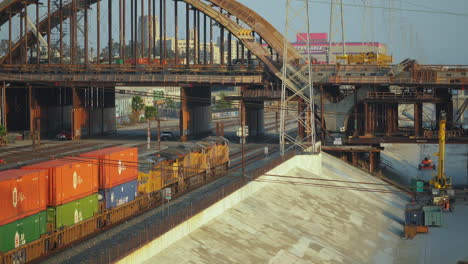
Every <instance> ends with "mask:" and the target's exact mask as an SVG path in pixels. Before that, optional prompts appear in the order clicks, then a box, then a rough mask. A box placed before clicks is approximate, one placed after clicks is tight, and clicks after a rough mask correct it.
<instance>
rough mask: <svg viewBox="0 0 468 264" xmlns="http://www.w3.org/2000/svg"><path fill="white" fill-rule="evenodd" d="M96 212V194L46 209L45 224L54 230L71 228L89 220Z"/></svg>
mask: <svg viewBox="0 0 468 264" xmlns="http://www.w3.org/2000/svg"><path fill="white" fill-rule="evenodd" d="M97 211H98V195H97V193H95V194H92V195H90V196H86V197H84V198H81V199H78V200H75V201H73V202H69V203H66V204H62V205H59V206H56V207H49V208H48V209H47V223H49V224H53V225H54V226H55V228H56V229H59V228H61V227H64V226H71V225H74V224H76V223H78V222H81V221H83V220H85V219H88V218H91V217H92V216H94V215H95V214H96V213H97Z"/></svg>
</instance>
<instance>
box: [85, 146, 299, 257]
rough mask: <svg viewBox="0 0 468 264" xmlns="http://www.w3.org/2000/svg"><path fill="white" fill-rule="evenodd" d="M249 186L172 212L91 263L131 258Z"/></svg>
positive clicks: (277, 162) (274, 163)
mask: <svg viewBox="0 0 468 264" xmlns="http://www.w3.org/2000/svg"><path fill="white" fill-rule="evenodd" d="M295 154H296V153H295V152H294V151H290V152H287V153H286V154H285V156H283V157H279V158H276V159H273V160H272V161H271V162H270V163H268V164H267V165H266V166H264V167H262V168H259V169H256V170H254V171H253V172H252V173H250V176H251V177H250V179H251V180H254V179H257V178H258V177H260V176H262V175H263V174H265V173H266V172H268V171H270V170H272V169H273V168H275V167H277V166H278V165H280V164H282V163H284V162H285V161H287V160H289V159H291V158H292V157H294V156H295ZM247 183H248V181H244V180H243V179H242V178H239V180H237V181H234V182H232V183H230V184H228V185H225V186H223V187H222V188H220V189H218V190H217V191H215V192H213V193H210V194H208V195H207V196H206V197H204V198H203V199H202V200H199V201H197V202H195V203H193V204H191V205H190V206H188V207H186V208H183V209H180V210H178V211H177V212H171V213H170V214H169V215H168V216H166V217H164V218H163V219H161V220H160V221H156V222H154V223H152V224H150V225H148V226H146V227H145V228H144V229H141V230H139V231H137V232H135V233H134V234H133V235H132V236H130V237H127V238H126V239H125V241H116V242H115V244H114V246H112V247H107V248H105V249H103V250H102V251H100V254H99V255H97V256H92V257H91V258H90V261H89V263H112V262H116V261H118V260H120V259H122V258H124V257H126V256H128V255H129V254H131V253H132V252H135V251H137V250H138V249H140V248H141V247H143V246H144V245H146V244H148V243H149V242H151V241H153V240H155V239H156V238H158V237H160V236H162V235H164V234H165V233H167V232H168V231H170V230H171V229H173V228H174V227H176V226H178V225H179V224H182V223H183V222H185V221H187V220H188V219H190V218H191V217H193V216H195V215H196V214H198V213H200V212H202V211H203V210H205V209H207V208H208V207H210V206H212V205H213V204H215V203H216V202H218V201H220V200H222V199H224V198H225V197H227V196H228V195H230V194H232V193H233V192H235V191H237V190H239V189H240V188H242V187H243V186H245V185H246V184H247Z"/></svg>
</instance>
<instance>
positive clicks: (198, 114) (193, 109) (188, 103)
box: [180, 86, 211, 142]
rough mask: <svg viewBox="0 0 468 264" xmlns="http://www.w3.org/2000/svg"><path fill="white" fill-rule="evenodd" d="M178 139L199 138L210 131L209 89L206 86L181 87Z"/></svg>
mask: <svg viewBox="0 0 468 264" xmlns="http://www.w3.org/2000/svg"><path fill="white" fill-rule="evenodd" d="M180 96H181V108H180V111H181V114H180V139H181V141H183V142H184V141H187V140H188V138H189V137H200V136H203V135H207V134H209V133H210V131H211V127H210V126H211V88H210V87H207V86H194V87H182V88H181V92H180Z"/></svg>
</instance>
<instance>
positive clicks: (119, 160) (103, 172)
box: [80, 147, 138, 189]
mask: <svg viewBox="0 0 468 264" xmlns="http://www.w3.org/2000/svg"><path fill="white" fill-rule="evenodd" d="M80 156H81V157H86V158H95V159H97V160H98V161H99V188H100V189H108V188H112V187H114V186H117V185H120V184H123V183H126V182H129V181H132V180H136V179H137V178H138V149H137V148H124V147H113V148H105V149H100V150H96V151H91V152H88V153H83V154H81V155H80Z"/></svg>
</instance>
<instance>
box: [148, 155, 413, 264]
mask: <svg viewBox="0 0 468 264" xmlns="http://www.w3.org/2000/svg"><path fill="white" fill-rule="evenodd" d="M322 167H323V169H322V173H321V175H315V174H313V173H311V172H310V171H307V170H304V169H302V168H301V164H298V165H297V167H296V168H293V169H292V170H290V171H289V172H286V173H285V175H288V176H295V177H302V178H301V179H298V178H296V179H294V181H296V182H302V183H304V182H305V183H311V182H315V183H317V182H316V181H311V180H310V178H322V179H331V180H342V181H356V182H373V183H382V182H381V181H380V180H378V179H375V178H374V177H372V176H370V175H368V174H366V173H364V172H363V171H361V170H358V169H356V168H353V167H351V166H349V165H347V164H344V163H342V162H341V161H339V160H338V159H335V158H333V157H331V156H329V155H326V154H323V163H322ZM307 178H309V179H307ZM319 184H324V182H319ZM325 184H327V185H345V186H347V187H365V188H373V189H385V190H392V191H394V190H395V189H393V188H392V187H388V186H385V185H377V186H375V185H374V186H372V185H371V186H369V185H364V184H356V183H353V184H350V183H336V182H327V183H325ZM329 187H333V188H329ZM329 187H327V188H325V187H323V186H322V187H318V186H312V185H307V184H295V185H292V184H284V183H281V184H278V183H269V184H267V185H266V186H265V187H263V188H262V189H261V190H259V191H257V192H255V193H254V194H252V195H251V196H250V197H248V198H247V199H245V200H244V201H242V202H240V203H239V204H237V205H236V206H234V207H233V208H231V209H228V210H227V211H225V212H224V213H223V214H221V215H219V216H217V217H216V218H214V219H213V220H212V221H210V222H208V223H207V224H206V225H203V226H202V227H200V228H199V229H197V230H195V231H194V232H192V233H191V234H190V235H188V236H185V237H184V238H182V239H180V240H179V241H177V242H176V243H174V244H172V245H171V246H169V247H168V248H166V249H165V250H163V251H161V252H160V253H159V254H157V255H155V256H153V257H152V258H150V259H149V260H147V261H146V262H145V263H394V262H395V261H396V258H395V256H397V252H398V245H399V244H400V243H401V242H402V239H401V236H402V231H403V222H404V219H403V215H404V207H405V204H406V203H407V202H408V201H409V197H408V196H407V195H406V194H402V193H398V192H392V193H372V192H368V191H351V190H349V189H339V188H337V187H336V186H329Z"/></svg>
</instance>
